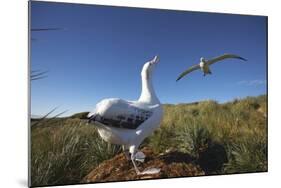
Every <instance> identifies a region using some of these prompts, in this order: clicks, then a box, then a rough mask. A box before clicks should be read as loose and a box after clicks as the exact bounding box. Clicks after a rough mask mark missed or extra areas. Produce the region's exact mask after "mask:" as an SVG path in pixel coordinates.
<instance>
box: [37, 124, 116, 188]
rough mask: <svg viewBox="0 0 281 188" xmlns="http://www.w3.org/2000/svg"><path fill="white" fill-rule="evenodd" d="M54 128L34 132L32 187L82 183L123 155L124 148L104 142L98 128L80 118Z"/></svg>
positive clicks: (45, 127) (44, 128) (47, 127)
mask: <svg viewBox="0 0 281 188" xmlns="http://www.w3.org/2000/svg"><path fill="white" fill-rule="evenodd" d="M48 124H52V126H51V127H49V126H45V125H44V122H42V125H41V126H42V128H33V129H32V132H31V136H32V138H31V143H32V145H31V181H32V185H33V186H36V185H58V184H64V183H66V184H73V183H78V182H80V181H81V179H82V178H83V177H84V176H86V175H87V173H88V172H89V171H90V170H92V169H93V168H94V167H96V166H97V165H98V164H99V163H101V162H102V161H104V160H107V159H110V158H112V157H113V156H114V155H115V154H117V153H118V152H120V151H121V150H120V147H119V146H115V145H111V144H108V143H106V142H104V141H103V140H101V138H100V137H99V136H98V134H97V131H96V129H95V128H94V127H92V126H89V125H87V123H86V122H83V121H81V120H79V119H61V120H56V121H54V120H53V121H52V122H48Z"/></svg>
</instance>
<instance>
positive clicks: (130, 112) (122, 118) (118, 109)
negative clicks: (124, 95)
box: [89, 100, 153, 129]
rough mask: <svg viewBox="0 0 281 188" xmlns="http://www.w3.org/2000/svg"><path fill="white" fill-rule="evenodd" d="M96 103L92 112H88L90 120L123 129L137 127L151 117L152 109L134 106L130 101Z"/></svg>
mask: <svg viewBox="0 0 281 188" xmlns="http://www.w3.org/2000/svg"><path fill="white" fill-rule="evenodd" d="M104 105H105V106H106V107H105V106H103V105H102V104H101V105H97V107H96V108H102V110H100V109H96V110H95V112H94V113H91V114H90V117H89V120H90V121H97V122H99V123H102V124H103V125H105V126H111V127H116V128H125V129H137V128H138V127H139V126H140V125H141V124H142V123H143V122H144V121H146V120H147V119H148V118H150V117H151V115H152V113H153V112H152V111H151V110H147V109H143V108H139V107H136V106H134V105H132V104H131V103H129V102H127V101H124V100H119V101H117V102H116V101H113V102H112V104H109V103H107V104H104Z"/></svg>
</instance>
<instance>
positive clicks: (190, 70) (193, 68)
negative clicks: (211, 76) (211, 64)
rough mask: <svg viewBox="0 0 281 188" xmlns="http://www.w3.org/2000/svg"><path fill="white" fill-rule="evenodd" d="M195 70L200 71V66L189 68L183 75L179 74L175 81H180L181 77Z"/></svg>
mask: <svg viewBox="0 0 281 188" xmlns="http://www.w3.org/2000/svg"><path fill="white" fill-rule="evenodd" d="M197 69H200V66H199V65H193V66H192V67H189V68H188V69H187V70H186V71H184V72H183V73H181V74H180V75H179V77H178V78H177V81H178V80H180V79H181V78H182V77H184V76H185V75H187V74H188V73H190V72H192V71H194V70H197Z"/></svg>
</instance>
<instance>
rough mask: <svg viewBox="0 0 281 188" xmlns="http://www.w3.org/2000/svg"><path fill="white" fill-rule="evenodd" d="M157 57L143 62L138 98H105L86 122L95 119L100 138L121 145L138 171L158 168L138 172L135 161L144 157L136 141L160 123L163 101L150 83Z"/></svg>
mask: <svg viewBox="0 0 281 188" xmlns="http://www.w3.org/2000/svg"><path fill="white" fill-rule="evenodd" d="M158 61H159V58H158V57H157V56H155V57H154V59H153V60H151V61H149V62H147V63H145V64H144V66H143V69H142V72H141V77H142V92H141V95H140V98H139V100H137V101H126V100H123V99H119V98H110V99H104V100H102V101H100V102H99V103H98V104H97V105H96V107H95V109H94V110H93V111H92V112H90V113H89V114H88V118H89V122H94V125H96V126H97V129H98V132H99V135H100V136H101V138H102V139H104V140H105V141H107V142H110V143H113V144H118V145H122V146H123V148H124V150H125V152H126V155H127V156H129V153H130V154H131V160H132V162H133V165H134V167H135V170H136V172H137V174H147V173H157V172H159V169H150V170H148V171H145V172H140V171H139V170H138V168H137V166H136V164H135V160H138V161H141V162H143V158H144V157H145V156H144V154H143V153H142V152H137V149H138V147H139V145H140V144H141V142H142V141H143V140H144V139H145V138H146V137H147V136H149V135H150V134H151V133H152V132H153V131H154V130H155V129H156V128H158V127H159V126H160V123H161V119H162V116H163V109H162V105H161V103H160V102H159V100H158V98H157V96H156V94H155V92H154V89H153V85H152V76H153V70H154V68H155V66H156V64H157V62H158ZM128 152H129V153H128Z"/></svg>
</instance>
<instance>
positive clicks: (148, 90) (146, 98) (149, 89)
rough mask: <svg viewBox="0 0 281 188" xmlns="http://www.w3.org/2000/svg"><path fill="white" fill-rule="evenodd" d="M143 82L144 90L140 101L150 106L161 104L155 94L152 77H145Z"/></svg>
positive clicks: (142, 79)
mask: <svg viewBox="0 0 281 188" xmlns="http://www.w3.org/2000/svg"><path fill="white" fill-rule="evenodd" d="M141 81H142V90H141V95H140V98H139V100H138V101H139V102H143V103H148V104H159V103H160V102H159V100H158V98H157V96H156V94H155V91H154V88H153V85H152V79H151V77H148V75H143V76H142V78H141Z"/></svg>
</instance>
